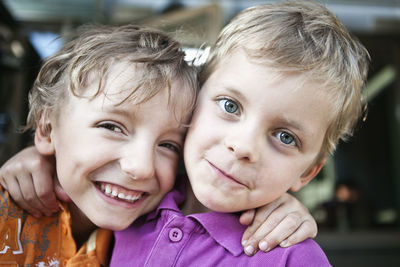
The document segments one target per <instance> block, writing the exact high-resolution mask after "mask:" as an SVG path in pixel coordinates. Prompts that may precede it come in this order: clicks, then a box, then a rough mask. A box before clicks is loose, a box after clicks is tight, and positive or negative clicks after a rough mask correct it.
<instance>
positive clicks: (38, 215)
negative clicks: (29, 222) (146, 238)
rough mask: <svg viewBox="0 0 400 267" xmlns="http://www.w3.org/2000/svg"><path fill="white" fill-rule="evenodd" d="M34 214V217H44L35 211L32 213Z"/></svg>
mask: <svg viewBox="0 0 400 267" xmlns="http://www.w3.org/2000/svg"><path fill="white" fill-rule="evenodd" d="M32 215H33V217H35V218H40V217H42V215H41V214H39V213H35V214H32Z"/></svg>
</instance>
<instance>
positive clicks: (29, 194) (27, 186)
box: [18, 173, 53, 216]
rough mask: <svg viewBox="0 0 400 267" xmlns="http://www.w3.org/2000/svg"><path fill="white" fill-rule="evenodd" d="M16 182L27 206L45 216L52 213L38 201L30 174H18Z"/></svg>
mask: <svg viewBox="0 0 400 267" xmlns="http://www.w3.org/2000/svg"><path fill="white" fill-rule="evenodd" d="M18 182H19V186H20V190H21V193H22V196H23V198H24V200H25V203H26V204H27V205H29V206H30V207H31V208H33V209H36V210H39V211H40V212H41V213H44V214H45V215H46V216H50V215H51V214H52V213H53V212H52V211H51V210H49V209H48V208H47V207H45V206H44V205H43V204H42V202H41V201H40V199H39V197H38V195H37V192H36V188H35V186H34V181H33V180H32V177H31V175H30V174H25V173H24V174H19V177H18Z"/></svg>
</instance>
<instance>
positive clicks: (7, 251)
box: [0, 186, 113, 267]
mask: <svg viewBox="0 0 400 267" xmlns="http://www.w3.org/2000/svg"><path fill="white" fill-rule="evenodd" d="M63 206H64V211H62V212H59V213H58V214H57V215H54V216H52V217H42V218H39V219H37V218H35V217H33V216H31V215H29V214H28V213H26V212H24V211H23V210H22V209H21V208H19V207H18V206H17V205H16V204H15V203H14V201H13V200H12V199H11V198H10V197H9V194H8V192H6V191H5V190H3V189H2V188H1V186H0V267H3V266H38V267H47V266H68V267H71V266H106V265H107V263H108V259H109V255H110V254H109V252H110V251H109V249H110V246H111V242H112V237H113V234H112V231H110V230H105V229H97V230H96V231H94V232H93V233H92V235H91V236H90V238H89V240H88V241H87V242H86V243H85V244H84V245H83V246H82V247H81V248H80V249H79V251H77V249H76V244H75V240H74V239H73V237H72V233H71V216H70V213H69V210H68V208H67V205H63Z"/></svg>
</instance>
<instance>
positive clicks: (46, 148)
mask: <svg viewBox="0 0 400 267" xmlns="http://www.w3.org/2000/svg"><path fill="white" fill-rule="evenodd" d="M43 123H45V124H46V125H45V126H43ZM51 131H52V128H51V123H50V121H48V120H46V121H43V120H40V123H39V124H38V126H37V127H36V131H35V146H36V148H37V150H38V151H39V153H40V154H42V155H46V156H49V155H54V153H55V149H54V144H53V142H52V138H51Z"/></svg>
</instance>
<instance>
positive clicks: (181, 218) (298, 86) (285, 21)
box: [111, 2, 368, 267]
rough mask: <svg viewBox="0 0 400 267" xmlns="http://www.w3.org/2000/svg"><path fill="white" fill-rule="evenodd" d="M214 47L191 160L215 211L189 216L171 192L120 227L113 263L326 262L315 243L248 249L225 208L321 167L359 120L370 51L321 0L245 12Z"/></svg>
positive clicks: (292, 186) (256, 202)
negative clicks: (143, 215) (266, 250)
mask: <svg viewBox="0 0 400 267" xmlns="http://www.w3.org/2000/svg"><path fill="white" fill-rule="evenodd" d="M211 51H212V55H211V58H210V59H209V61H208V62H207V63H206V65H205V67H204V70H203V72H202V73H201V75H200V78H201V84H202V89H201V91H200V94H199V98H198V104H197V106H196V109H195V112H194V115H193V119H192V122H191V127H190V129H189V131H188V134H187V137H186V141H185V150H184V159H185V166H186V170H187V173H188V177H189V180H190V183H191V186H192V189H193V192H194V194H195V196H196V198H197V199H198V201H199V204H202V205H204V209H203V211H206V210H207V209H211V210H213V212H208V213H199V214H190V215H186V216H185V215H184V214H182V213H181V212H180V210H179V208H178V207H179V204H180V203H179V198H178V196H179V193H178V192H172V193H169V194H168V195H167V197H166V198H164V200H163V202H162V203H161V204H160V206H159V207H158V209H157V211H156V212H154V213H151V214H150V215H148V216H147V218H145V219H143V220H140V221H137V222H135V223H134V224H133V225H132V226H131V227H129V228H128V229H126V230H124V231H121V232H116V234H115V237H116V241H115V246H114V253H113V257H112V261H111V266H120V265H121V264H122V263H125V264H127V265H129V266H156V265H163V266H189V265H191V266H318V267H321V266H330V264H329V262H328V260H327V258H326V256H325V255H324V253H323V251H322V250H321V249H320V248H319V246H318V245H317V244H316V243H315V242H313V241H312V240H307V241H305V242H302V243H300V244H298V245H295V246H292V247H290V248H286V249H283V248H279V247H278V248H275V249H273V250H271V251H270V252H269V253H266V254H265V253H257V254H255V255H254V256H253V257H246V256H245V255H244V253H242V252H241V250H240V247H239V246H238V245H237V243H238V242H239V240H240V237H241V234H242V231H243V227H241V226H240V225H239V223H238V222H237V217H236V215H235V214H229V213H226V212H237V211H241V210H246V209H251V208H255V207H259V206H262V205H265V204H267V203H269V202H271V201H273V200H275V199H276V198H278V197H279V196H281V195H282V194H284V193H285V192H286V191H287V190H291V191H298V190H300V189H301V188H302V187H303V186H304V185H306V184H307V183H308V182H309V181H310V180H311V179H313V178H314V177H315V176H316V175H317V174H318V172H319V171H320V170H321V168H322V166H323V165H324V163H325V161H326V157H327V156H328V155H329V154H330V153H332V151H333V150H334V147H335V145H336V144H337V142H338V141H339V139H344V138H346V137H347V136H349V135H350V134H351V133H352V129H353V127H354V124H355V123H356V121H357V119H358V118H359V115H360V111H361V88H362V86H363V84H364V81H365V78H366V75H367V63H368V53H367V51H366V50H365V48H364V47H363V46H362V45H361V44H360V43H359V42H358V41H357V40H355V39H354V38H352V37H351V36H350V35H349V33H348V32H347V30H346V29H345V28H344V26H343V25H342V24H341V23H340V21H339V20H338V19H337V18H336V17H335V16H334V15H333V14H332V13H331V12H329V10H327V9H326V8H325V7H323V6H322V5H319V4H316V3H313V2H283V3H275V4H266V5H260V6H256V7H253V8H250V9H247V10H245V11H243V12H241V13H240V14H239V15H238V16H236V17H235V18H234V19H233V20H232V21H231V22H230V23H229V24H228V25H227V26H226V27H225V29H224V30H223V31H222V33H221V35H220V37H219V39H218V41H217V43H216V45H215V46H214V48H213V49H212V50H211ZM221 212H223V213H221ZM131 240H135V242H134V243H132V242H131ZM245 249H246V250H247V252H248V253H250V254H252V253H254V252H255V248H254V247H252V246H247V247H246V248H245ZM155 252H157V253H155Z"/></svg>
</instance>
